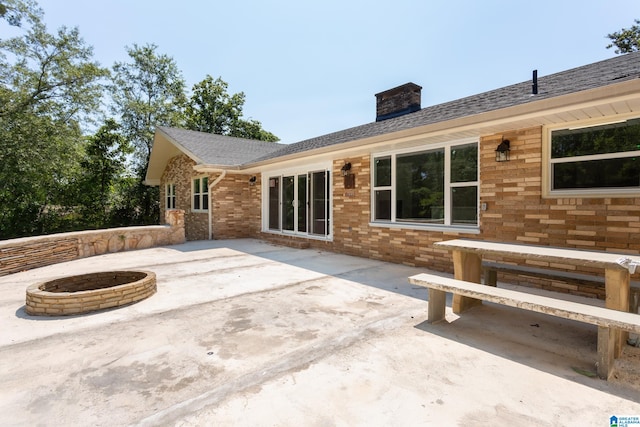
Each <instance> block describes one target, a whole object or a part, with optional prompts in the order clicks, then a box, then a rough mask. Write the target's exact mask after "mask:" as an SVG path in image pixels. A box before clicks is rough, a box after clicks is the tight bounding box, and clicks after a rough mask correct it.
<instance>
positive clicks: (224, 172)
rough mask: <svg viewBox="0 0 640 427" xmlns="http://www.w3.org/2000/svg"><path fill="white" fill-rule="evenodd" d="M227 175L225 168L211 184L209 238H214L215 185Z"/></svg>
mask: <svg viewBox="0 0 640 427" xmlns="http://www.w3.org/2000/svg"><path fill="white" fill-rule="evenodd" d="M226 175H227V171H226V170H223V171H222V173H221V174H220V176H218V177H217V178H216V179H215V180H214V181H213V182H212V183H211V184H209V209H208V211H209V240H213V234H212V233H213V223H212V220H213V215H212V211H213V187H215V186H216V185H218V183H219V182H220V181H222V180H223V179H224V177H225V176H226Z"/></svg>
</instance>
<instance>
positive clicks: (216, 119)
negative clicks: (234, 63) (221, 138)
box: [185, 75, 279, 141]
mask: <svg viewBox="0 0 640 427" xmlns="http://www.w3.org/2000/svg"><path fill="white" fill-rule="evenodd" d="M228 87H229V85H228V84H227V83H226V82H225V81H223V80H222V78H220V77H218V78H217V79H215V80H214V79H213V77H211V76H210V75H207V77H205V79H204V80H202V81H201V82H200V83H197V84H195V85H194V86H193V88H192V91H191V92H192V94H191V97H190V99H189V101H188V102H187V106H186V108H185V115H186V127H187V128H188V129H191V130H197V131H200V132H208V133H215V134H218V135H229V136H235V137H239V138H250V139H257V140H261V141H278V140H279V139H278V137H277V136H275V135H274V134H272V133H271V132H267V131H266V130H264V129H262V124H261V123H260V122H259V121H257V120H245V119H243V118H242V108H243V107H244V102H245V94H244V93H243V92H240V93H236V94H233V95H229V93H228V92H227V90H228Z"/></svg>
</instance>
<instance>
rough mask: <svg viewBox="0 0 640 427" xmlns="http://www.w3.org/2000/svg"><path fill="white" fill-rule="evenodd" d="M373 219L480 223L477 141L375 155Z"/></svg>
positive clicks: (404, 221)
mask: <svg viewBox="0 0 640 427" xmlns="http://www.w3.org/2000/svg"><path fill="white" fill-rule="evenodd" d="M372 173H373V177H372V179H373V192H372V195H371V198H372V207H373V209H372V210H373V213H372V217H373V218H372V219H373V221H374V222H380V223H384V222H389V223H412V224H416V225H435V226H463V227H464V226H474V227H475V226H477V225H478V143H477V141H474V142H460V141H458V142H456V143H450V144H446V145H440V146H437V147H433V148H429V149H424V150H419V151H410V152H398V153H392V154H385V155H378V156H374V158H373V168H372Z"/></svg>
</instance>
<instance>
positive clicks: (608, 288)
mask: <svg viewBox="0 0 640 427" xmlns="http://www.w3.org/2000/svg"><path fill="white" fill-rule="evenodd" d="M629 281H630V277H629V271H628V270H626V269H619V270H618V269H611V268H607V269H605V271H604V285H605V292H606V299H605V307H607V308H611V309H613V310H619V311H627V310H628V309H629ZM614 334H615V336H616V337H615V353H614V357H619V356H620V353H621V352H622V349H623V348H624V346H625V344H626V342H627V339H628V338H629V333H628V332H626V331H621V330H614Z"/></svg>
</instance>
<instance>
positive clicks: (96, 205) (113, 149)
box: [76, 119, 132, 228]
mask: <svg viewBox="0 0 640 427" xmlns="http://www.w3.org/2000/svg"><path fill="white" fill-rule="evenodd" d="M119 129H120V125H118V123H116V121H115V120H113V119H107V120H106V122H105V123H104V125H103V126H102V127H101V128H100V129H99V130H98V131H97V132H96V134H95V135H93V136H90V137H89V138H87V140H88V142H87V145H86V147H85V153H84V158H83V160H82V161H81V162H80V166H81V171H82V172H81V176H80V179H79V182H78V190H79V193H78V194H77V198H76V200H77V201H78V203H80V208H79V213H80V214H81V216H82V219H83V223H84V224H85V225H86V226H88V227H91V228H93V227H96V228H97V227H101V226H104V225H109V224H111V223H112V222H113V221H112V218H111V207H112V206H113V202H114V201H115V198H116V193H115V190H116V187H115V185H116V183H117V181H118V180H119V179H120V177H121V176H122V174H123V173H124V172H125V170H126V155H127V154H130V153H131V151H132V150H131V146H130V145H129V143H128V142H127V140H126V139H125V138H124V137H123V136H122V135H121V134H120V133H118V131H119Z"/></svg>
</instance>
